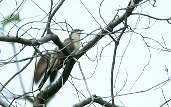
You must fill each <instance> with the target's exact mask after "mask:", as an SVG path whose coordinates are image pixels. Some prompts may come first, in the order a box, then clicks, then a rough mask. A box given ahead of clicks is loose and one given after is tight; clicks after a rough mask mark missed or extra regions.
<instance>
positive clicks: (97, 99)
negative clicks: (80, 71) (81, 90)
mask: <svg viewBox="0 0 171 107" xmlns="http://www.w3.org/2000/svg"><path fill="white" fill-rule="evenodd" d="M93 98H94V99H93V102H95V103H98V104H100V105H102V106H104V107H118V106H116V105H114V106H112V104H111V103H109V102H107V101H105V100H103V99H102V98H101V97H100V96H96V95H93ZM91 102H92V98H91V97H89V98H86V99H85V100H83V101H81V102H79V103H77V104H75V105H74V106H73V107H83V106H85V105H88V104H90V103H91Z"/></svg>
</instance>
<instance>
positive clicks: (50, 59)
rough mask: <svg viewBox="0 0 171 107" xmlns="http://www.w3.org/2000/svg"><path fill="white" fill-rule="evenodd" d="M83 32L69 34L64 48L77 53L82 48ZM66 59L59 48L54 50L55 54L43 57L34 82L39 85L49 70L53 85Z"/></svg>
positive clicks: (73, 31) (38, 64) (37, 67)
mask: <svg viewBox="0 0 171 107" xmlns="http://www.w3.org/2000/svg"><path fill="white" fill-rule="evenodd" d="M82 31H83V30H80V29H74V30H72V31H71V33H70V34H69V38H67V39H65V40H64V42H63V45H64V48H67V49H68V50H69V51H70V52H71V53H73V52H76V51H77V50H78V49H79V47H80V34H81V32H82ZM65 58H66V56H65V55H64V54H63V53H62V51H60V49H59V48H58V47H56V48H55V49H54V53H47V54H45V55H42V56H41V58H40V59H39V61H38V63H37V65H36V68H35V72H34V78H33V80H34V82H35V83H36V84H37V83H38V82H39V81H40V79H41V78H42V76H43V74H44V75H45V74H46V73H47V70H49V71H48V73H49V75H50V83H52V82H53V81H54V80H55V78H56V75H57V74H58V70H59V69H60V68H61V65H62V64H63V61H64V60H65ZM47 78H48V77H47ZM46 80H47V79H45V81H44V82H46ZM42 81H43V80H42ZM43 84H44V83H43Z"/></svg>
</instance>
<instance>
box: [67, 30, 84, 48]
mask: <svg viewBox="0 0 171 107" xmlns="http://www.w3.org/2000/svg"><path fill="white" fill-rule="evenodd" d="M82 31H83V30H80V29H74V30H72V31H71V34H70V38H71V40H72V42H73V44H74V47H75V49H77V48H78V47H79V46H80V34H81V32H82Z"/></svg>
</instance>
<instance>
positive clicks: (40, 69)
mask: <svg viewBox="0 0 171 107" xmlns="http://www.w3.org/2000/svg"><path fill="white" fill-rule="evenodd" d="M48 64H49V58H48V55H45V56H42V57H41V58H40V60H39V61H38V64H37V66H36V69H35V72H34V82H35V83H36V84H37V83H38V82H39V81H40V79H41V77H42V75H43V73H45V72H46V71H47V69H48Z"/></svg>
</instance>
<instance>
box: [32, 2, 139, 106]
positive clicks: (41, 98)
mask: <svg viewBox="0 0 171 107" xmlns="http://www.w3.org/2000/svg"><path fill="white" fill-rule="evenodd" d="M131 1H132V0H131ZM141 1H142V0H134V3H131V2H130V3H129V5H128V6H127V10H126V12H125V13H124V14H123V15H122V16H121V17H119V18H117V19H112V21H111V22H110V23H109V24H108V25H107V26H106V27H105V28H104V29H102V30H101V31H100V32H99V33H98V34H97V35H96V37H95V38H94V39H93V40H91V41H90V42H89V43H88V44H87V45H85V46H84V47H83V48H82V49H81V50H80V51H79V52H78V53H77V54H76V55H75V58H76V59H79V58H80V57H81V56H82V55H84V54H85V53H86V52H87V51H88V50H89V49H91V48H92V47H93V46H94V45H95V44H96V43H97V42H98V41H99V40H100V39H101V38H103V37H104V36H105V35H106V34H107V33H108V32H112V31H113V29H114V28H115V27H116V26H117V25H119V24H120V23H121V22H123V21H124V20H125V18H127V17H129V16H130V15H131V13H132V11H133V10H134V8H135V7H136V6H137V4H138V3H139V2H141ZM57 41H58V38H56V41H55V40H53V42H55V43H56V44H57V45H58V46H59V48H60V49H61V48H63V46H62V44H61V43H60V42H57ZM60 46H61V47H60ZM67 54H69V53H68V52H67V51H66V53H65V55H67ZM74 64H75V60H74V59H72V58H71V59H69V61H67V62H66V66H65V68H64V71H63V73H62V75H61V76H60V78H59V79H58V81H57V82H56V83H55V84H52V85H51V86H50V87H48V88H46V89H45V90H43V91H41V92H40V93H39V94H38V95H37V97H36V99H35V103H34V105H39V104H44V103H45V101H46V100H47V99H48V98H49V97H51V96H52V95H54V94H55V93H57V92H58V91H59V90H60V88H61V87H62V86H63V84H65V82H66V81H67V80H68V78H69V75H70V73H71V71H72V68H73V66H74Z"/></svg>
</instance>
